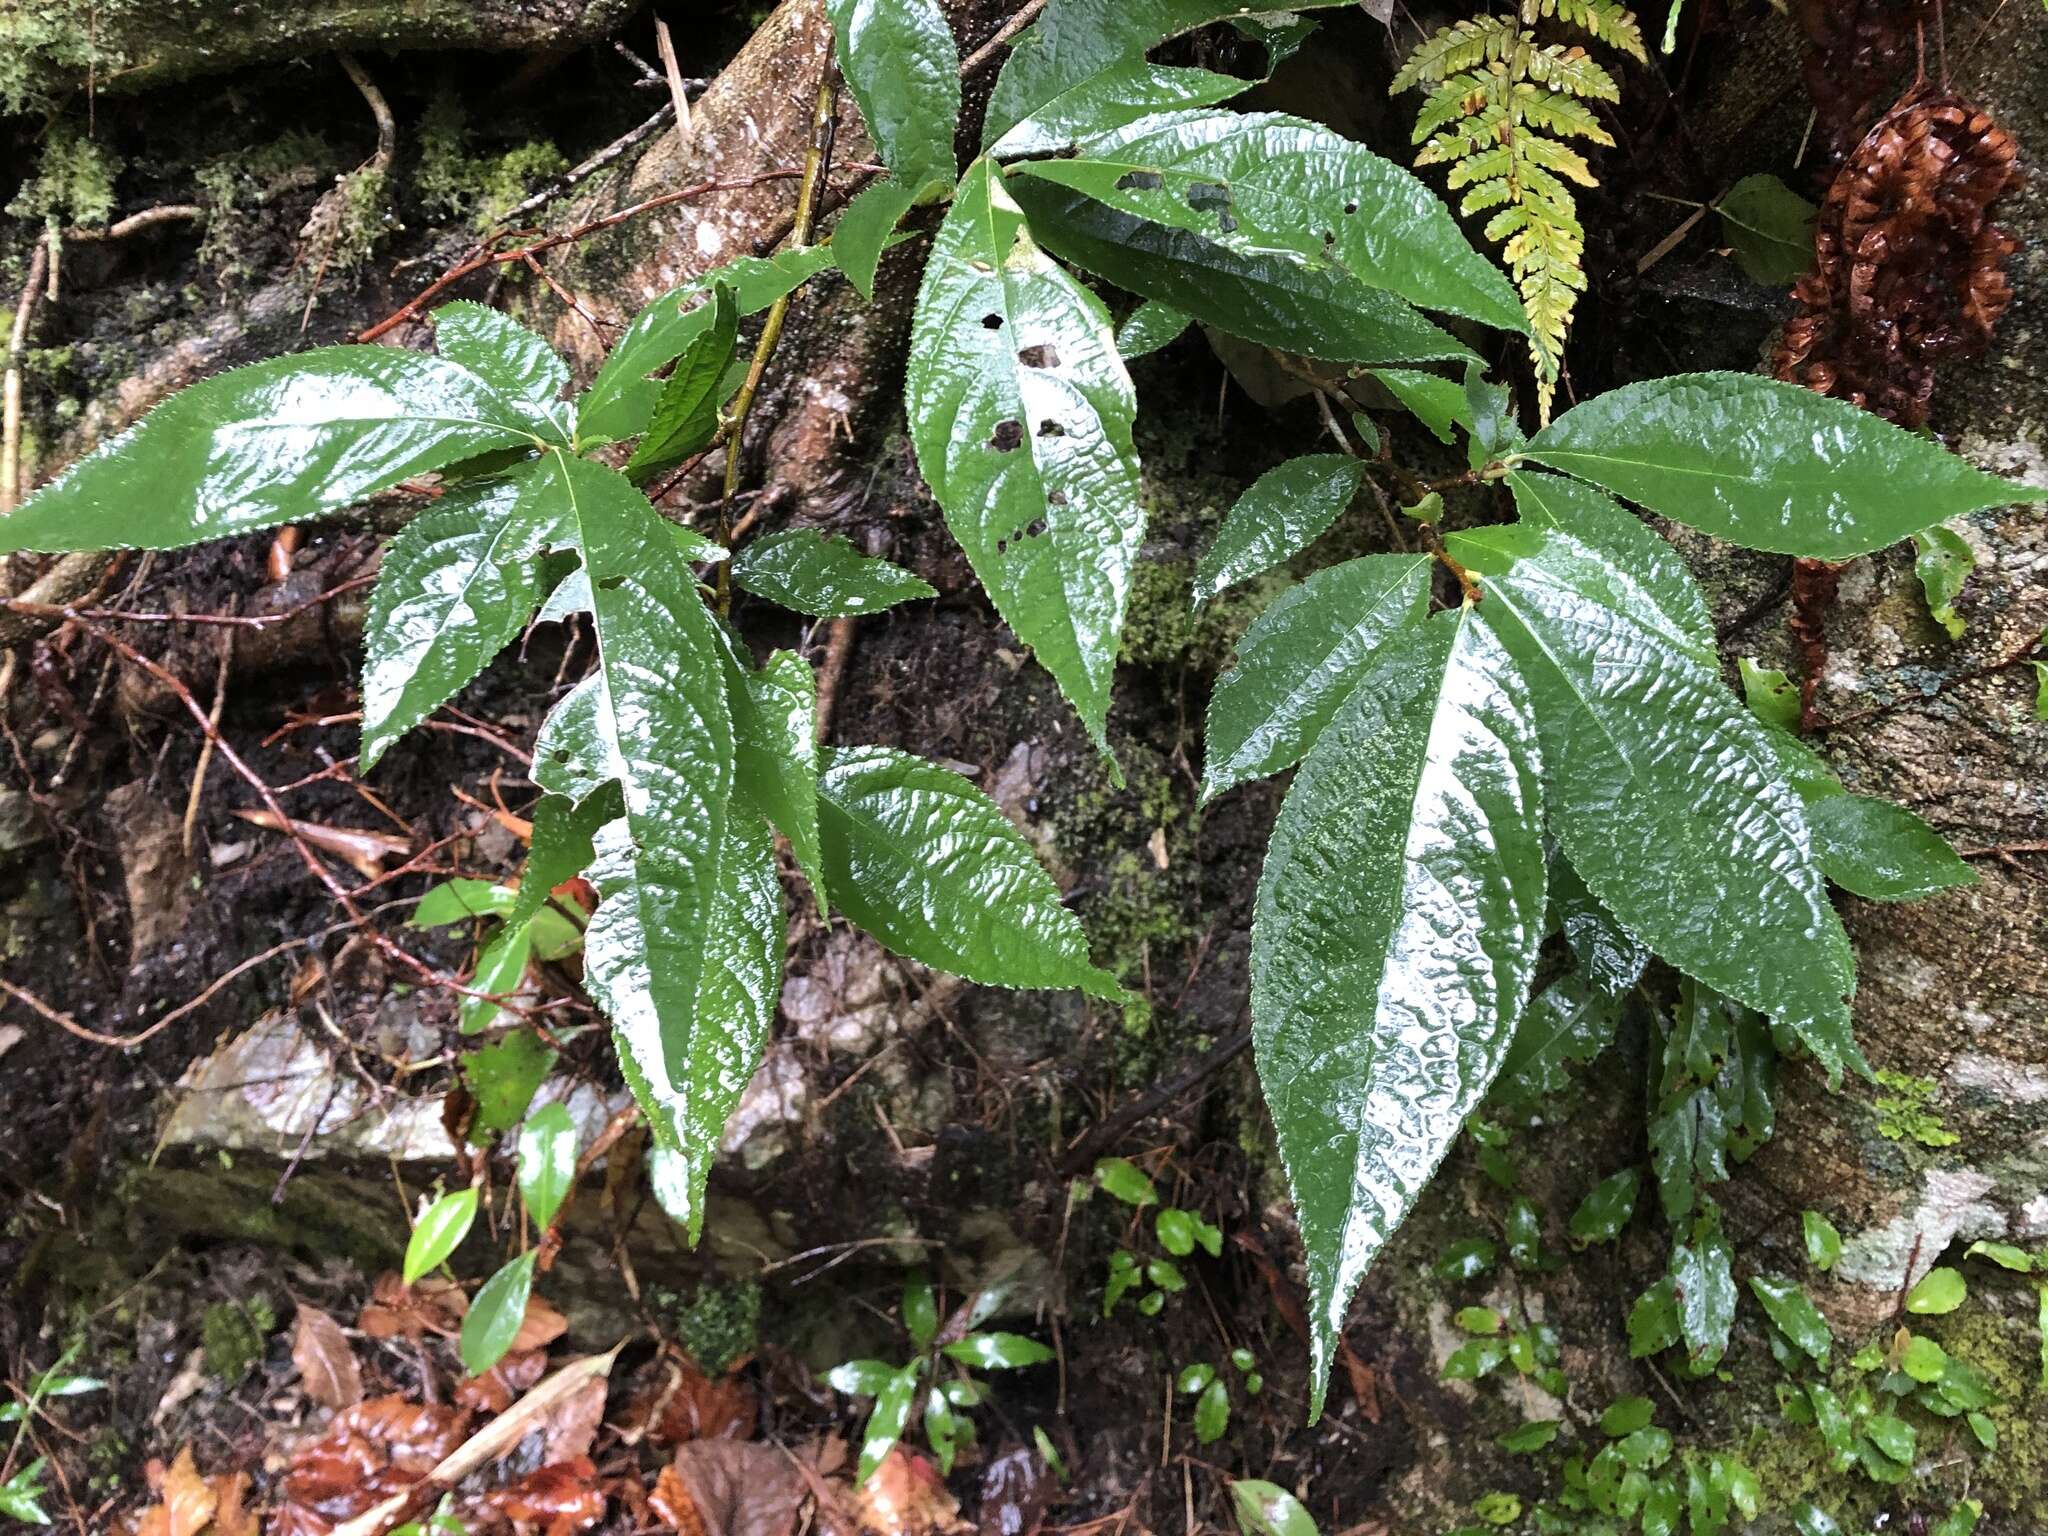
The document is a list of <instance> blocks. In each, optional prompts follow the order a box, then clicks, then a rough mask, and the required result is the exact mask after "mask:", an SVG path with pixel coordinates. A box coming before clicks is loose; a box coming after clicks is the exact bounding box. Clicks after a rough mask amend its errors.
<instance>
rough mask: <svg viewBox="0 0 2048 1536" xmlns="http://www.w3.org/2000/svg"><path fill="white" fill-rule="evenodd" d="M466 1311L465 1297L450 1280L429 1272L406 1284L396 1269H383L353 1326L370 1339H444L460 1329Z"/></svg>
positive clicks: (451, 1336)
mask: <svg viewBox="0 0 2048 1536" xmlns="http://www.w3.org/2000/svg"><path fill="white" fill-rule="evenodd" d="M468 1311H469V1298H468V1297H467V1296H465V1295H463V1294H462V1287H460V1286H459V1285H456V1284H455V1283H454V1282H453V1281H451V1280H443V1279H439V1278H437V1277H435V1276H431V1275H430V1276H428V1277H427V1278H425V1279H423V1280H421V1281H420V1283H419V1284H418V1285H415V1286H410V1287H409V1286H407V1285H406V1283H405V1281H404V1280H403V1279H401V1278H400V1277H399V1274H398V1272H397V1271H396V1270H386V1271H385V1272H384V1273H383V1274H381V1275H379V1276H378V1277H377V1282H376V1284H375V1285H373V1286H372V1287H371V1288H370V1300H369V1301H368V1302H367V1303H366V1304H365V1305H364V1307H363V1311H362V1315H361V1316H360V1317H358V1318H357V1319H356V1326H357V1327H358V1328H360V1329H362V1331H363V1332H364V1333H366V1334H368V1335H369V1336H370V1337H371V1338H373V1339H396V1338H407V1339H420V1338H424V1337H426V1336H427V1335H428V1334H432V1335H434V1336H435V1337H436V1338H443V1339H448V1338H453V1337H454V1336H455V1335H456V1333H457V1332H458V1331H460V1329H461V1327H462V1319H463V1317H464V1316H465V1315H466V1314H467V1313H468Z"/></svg>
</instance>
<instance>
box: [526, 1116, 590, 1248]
mask: <svg viewBox="0 0 2048 1536" xmlns="http://www.w3.org/2000/svg"><path fill="white" fill-rule="evenodd" d="M576 1141H577V1136H576V1122H575V1121H574V1120H572V1119H570V1118H569V1111H568V1109H567V1108H566V1107H564V1106H563V1104H562V1102H561V1100H559V1099H557V1100H555V1101H553V1102H552V1103H548V1104H543V1105H542V1106H541V1107H540V1108H539V1109H536V1110H535V1111H534V1112H533V1113H532V1114H530V1115H528V1116H527V1117H526V1124H525V1125H523V1126H521V1127H520V1129H519V1198H520V1199H521V1200H523V1201H524V1202H525V1203H526V1214H527V1215H529V1216H531V1217H532V1218H533V1224H534V1225H535V1226H536V1227H539V1228H540V1229H541V1230H542V1231H543V1232H545V1231H546V1230H547V1229H548V1228H549V1227H550V1226H551V1225H553V1223H554V1220H555V1213H556V1212H557V1211H559V1210H561V1208H562V1202H563V1201H564V1200H566V1199H567V1198H568V1197H569V1191H570V1190H571V1189H573V1188H575V1186H576Z"/></svg>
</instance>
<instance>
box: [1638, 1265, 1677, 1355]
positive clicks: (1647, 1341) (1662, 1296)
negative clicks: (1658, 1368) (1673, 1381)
mask: <svg viewBox="0 0 2048 1536" xmlns="http://www.w3.org/2000/svg"><path fill="white" fill-rule="evenodd" d="M1678 1340H1679V1330H1678V1301H1677V1297H1676V1296H1675V1294H1674V1293H1673V1290H1672V1285H1671V1278H1670V1276H1668V1275H1667V1276H1665V1277H1664V1278H1663V1279H1662V1280H1659V1281H1658V1282H1657V1283H1656V1284H1654V1285H1652V1286H1651V1287H1650V1288H1649V1289H1648V1290H1646V1291H1644V1292H1643V1294H1642V1295H1640V1296H1638V1297H1637V1298H1636V1301H1635V1305H1634V1306H1633V1307H1631V1308H1630V1309H1629V1314H1628V1353H1629V1358H1630V1359H1632V1360H1640V1359H1642V1358H1643V1357H1644V1356H1646V1355H1654V1354H1656V1353H1657V1352H1658V1351H1659V1350H1665V1349H1669V1348H1670V1347H1671V1346H1672V1345H1674V1344H1676V1343H1677V1342H1678Z"/></svg>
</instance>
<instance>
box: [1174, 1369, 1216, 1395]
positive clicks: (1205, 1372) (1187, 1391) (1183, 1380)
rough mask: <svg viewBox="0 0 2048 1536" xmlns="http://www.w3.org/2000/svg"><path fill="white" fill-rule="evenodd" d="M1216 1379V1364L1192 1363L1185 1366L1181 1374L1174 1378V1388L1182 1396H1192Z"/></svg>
mask: <svg viewBox="0 0 2048 1536" xmlns="http://www.w3.org/2000/svg"><path fill="white" fill-rule="evenodd" d="M1215 1379H1216V1367H1215V1366H1213V1365H1206V1364H1196V1365H1190V1366H1186V1367H1183V1369H1182V1370H1181V1373H1180V1375H1179V1376H1177V1377H1175V1378H1174V1383H1173V1389H1174V1391H1176V1392H1178V1393H1180V1395H1181V1396H1182V1397H1192V1396H1194V1395H1195V1394H1196V1393H1198V1392H1200V1391H1202V1390H1203V1389H1204V1388H1206V1387H1207V1386H1208V1385H1209V1383H1210V1382H1212V1381H1214V1380H1215Z"/></svg>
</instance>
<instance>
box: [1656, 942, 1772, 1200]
mask: <svg viewBox="0 0 2048 1536" xmlns="http://www.w3.org/2000/svg"><path fill="white" fill-rule="evenodd" d="M1652 1048H1653V1050H1654V1051H1655V1053H1656V1059H1657V1060H1658V1062H1659V1066H1658V1071H1657V1076H1656V1078H1655V1080H1654V1093H1653V1096H1652V1098H1651V1101H1650V1118H1649V1125H1648V1127H1647V1131H1648V1137H1649V1142H1650V1165H1651V1167H1652V1168H1653V1169H1654V1170H1655V1172H1656V1175H1657V1187H1658V1193H1659V1196H1660V1198H1661V1200H1662V1203H1663V1207H1664V1217H1665V1220H1667V1221H1669V1222H1671V1223H1673V1224H1674V1225H1676V1224H1677V1223H1678V1222H1679V1221H1681V1220H1683V1219H1684V1218H1685V1217H1686V1216H1689V1215H1690V1214H1692V1211H1693V1209H1694V1206H1695V1205H1696V1203H1697V1201H1698V1195H1699V1187H1700V1186H1701V1185H1702V1184H1718V1183H1720V1182H1722V1181H1723V1180H1725V1179H1726V1178H1727V1177H1728V1165H1729V1162H1730V1160H1731V1159H1732V1160H1733V1161H1736V1162H1740V1161H1742V1160H1743V1159H1744V1158H1746V1157H1748V1156H1749V1155H1750V1153H1752V1152H1753V1151H1755V1150H1756V1148H1757V1147H1759V1146H1761V1145H1762V1144H1763V1143H1764V1142H1766V1141H1768V1140H1769V1139H1770V1136H1771V1130H1772V1125H1773V1120H1774V1114H1775V1111H1774V1107H1773V1104H1772V1099H1771V1095H1772V1091H1773V1089H1774V1087H1775V1085H1776V1080H1777V1079H1776V1072H1777V1053H1776V1052H1775V1050H1774V1049H1773V1048H1772V1045H1771V1036H1770V1030H1769V1027H1768V1026H1767V1025H1766V1024H1765V1023H1764V1021H1763V1019H1762V1018H1761V1016H1759V1015H1758V1014H1756V1013H1754V1012H1752V1011H1751V1010H1749V1009H1747V1008H1744V1007H1742V1006H1741V1005H1740V1004H1737V1003H1734V1002H1731V1001H1730V1000H1729V999H1727V998H1725V997H1722V996H1720V995H1719V994H1718V993H1716V992H1714V991H1713V989H1712V988H1710V987H1704V986H1701V985H1700V984H1699V983H1698V982H1695V981H1692V980H1690V979H1688V980H1687V981H1686V982H1685V983H1684V985H1682V986H1681V987H1680V988H1679V997H1678V1006H1677V1008H1676V1009H1675V1010H1674V1011H1673V1013H1672V1014H1671V1015H1670V1017H1669V1018H1668V1019H1667V1018H1663V1017H1660V1018H1658V1019H1657V1020H1656V1021H1655V1023H1654V1025H1653V1029H1652Z"/></svg>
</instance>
